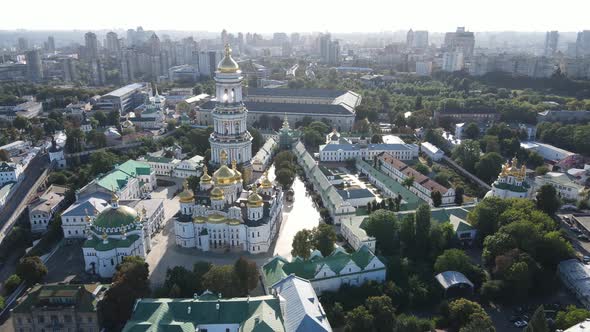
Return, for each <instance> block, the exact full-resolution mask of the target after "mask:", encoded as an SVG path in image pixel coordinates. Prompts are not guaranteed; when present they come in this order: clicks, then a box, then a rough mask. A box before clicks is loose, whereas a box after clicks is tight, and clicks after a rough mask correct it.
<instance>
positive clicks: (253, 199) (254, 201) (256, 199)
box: [248, 186, 263, 207]
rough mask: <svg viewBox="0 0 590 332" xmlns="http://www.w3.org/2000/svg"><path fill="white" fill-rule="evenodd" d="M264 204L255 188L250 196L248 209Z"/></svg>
mask: <svg viewBox="0 0 590 332" xmlns="http://www.w3.org/2000/svg"><path fill="white" fill-rule="evenodd" d="M262 203H263V201H262V196H260V195H258V191H257V189H256V186H254V187H253V190H252V193H251V194H250V195H249V196H248V207H260V206H262Z"/></svg>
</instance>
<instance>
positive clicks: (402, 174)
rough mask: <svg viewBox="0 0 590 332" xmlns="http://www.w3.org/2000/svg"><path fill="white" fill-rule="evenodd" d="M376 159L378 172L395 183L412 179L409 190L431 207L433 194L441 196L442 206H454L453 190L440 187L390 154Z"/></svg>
mask: <svg viewBox="0 0 590 332" xmlns="http://www.w3.org/2000/svg"><path fill="white" fill-rule="evenodd" d="M377 159H378V160H379V161H380V163H379V168H380V170H381V171H382V172H383V173H385V174H386V175H388V176H390V177H392V178H393V179H395V180H396V181H397V182H399V183H402V182H403V181H404V180H405V179H407V178H410V177H411V178H413V179H414V181H413V182H412V186H411V187H410V188H409V190H410V191H411V192H413V193H414V194H416V195H417V196H418V197H420V199H422V200H423V201H425V202H427V203H428V204H430V205H431V206H434V202H433V200H432V193H434V192H438V193H440V194H441V196H442V197H441V204H442V205H454V204H455V189H453V188H446V187H444V186H442V185H441V184H439V183H437V182H436V181H434V180H432V179H430V178H429V177H427V176H425V175H423V174H422V173H420V172H418V171H416V170H415V169H413V168H411V167H409V166H408V165H406V164H405V163H404V162H402V161H401V160H399V159H398V158H396V157H395V156H393V155H392V154H390V153H383V154H381V155H379V156H378V157H377Z"/></svg>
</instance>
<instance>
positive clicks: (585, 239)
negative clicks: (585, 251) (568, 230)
mask: <svg viewBox="0 0 590 332" xmlns="http://www.w3.org/2000/svg"><path fill="white" fill-rule="evenodd" d="M578 240H580V241H584V242H588V237H587V236H586V235H584V234H580V235H578Z"/></svg>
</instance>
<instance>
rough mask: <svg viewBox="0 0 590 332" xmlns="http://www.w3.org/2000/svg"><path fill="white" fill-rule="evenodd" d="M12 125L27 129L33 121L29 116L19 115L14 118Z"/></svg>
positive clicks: (19, 128)
mask: <svg viewBox="0 0 590 332" xmlns="http://www.w3.org/2000/svg"><path fill="white" fill-rule="evenodd" d="M12 125H13V126H14V128H16V129H18V130H25V129H28V128H29V127H30V126H31V121H29V119H27V118H23V117H22V116H20V115H17V116H16V118H15V119H14V120H12Z"/></svg>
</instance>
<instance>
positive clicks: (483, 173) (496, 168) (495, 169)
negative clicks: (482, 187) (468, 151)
mask: <svg viewBox="0 0 590 332" xmlns="http://www.w3.org/2000/svg"><path fill="white" fill-rule="evenodd" d="M503 161H504V159H503V158H502V156H501V155H500V154H499V153H497V152H488V153H485V154H484V155H483V156H481V159H480V160H479V161H478V162H477V163H476V164H475V174H476V175H477V177H479V178H480V179H482V180H483V181H484V182H486V183H492V182H493V181H494V180H495V179H496V178H497V177H498V174H500V171H501V170H502V162H503Z"/></svg>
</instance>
